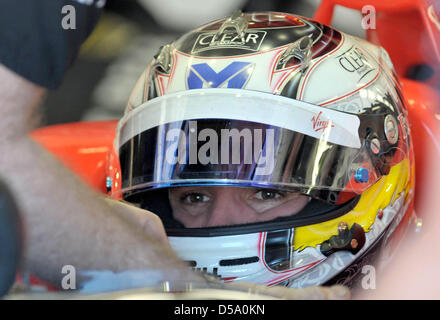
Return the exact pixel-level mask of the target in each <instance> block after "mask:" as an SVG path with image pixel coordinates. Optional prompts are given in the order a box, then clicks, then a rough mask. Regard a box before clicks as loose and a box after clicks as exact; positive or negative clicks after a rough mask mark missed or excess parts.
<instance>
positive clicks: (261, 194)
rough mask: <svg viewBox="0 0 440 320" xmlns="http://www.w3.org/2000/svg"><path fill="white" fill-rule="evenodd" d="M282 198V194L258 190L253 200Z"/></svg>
mask: <svg viewBox="0 0 440 320" xmlns="http://www.w3.org/2000/svg"><path fill="white" fill-rule="evenodd" d="M283 196H284V195H283V194H282V193H280V192H278V191H273V190H260V191H258V192H257V193H256V194H255V198H257V199H258V200H275V199H279V198H282V197H283Z"/></svg>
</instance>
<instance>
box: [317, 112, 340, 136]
mask: <svg viewBox="0 0 440 320" xmlns="http://www.w3.org/2000/svg"><path fill="white" fill-rule="evenodd" d="M321 115H322V111H319V113H318V115H317V116H314V117H313V118H312V124H313V130H315V131H316V132H318V131H320V130H323V131H324V130H325V129H327V128H328V127H329V125H330V124H331V127H334V126H335V125H334V124H332V123H331V122H330V121H329V120H322V119H320V118H319V117H320V116H321Z"/></svg>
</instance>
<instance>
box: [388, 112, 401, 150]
mask: <svg viewBox="0 0 440 320" xmlns="http://www.w3.org/2000/svg"><path fill="white" fill-rule="evenodd" d="M384 127H385V128H384V129H385V136H386V137H387V140H388V142H389V143H390V144H395V143H396V142H397V140H398V138H399V129H398V126H397V120H396V118H394V117H393V116H392V115H391V114H389V115H387V116H386V117H385V123H384Z"/></svg>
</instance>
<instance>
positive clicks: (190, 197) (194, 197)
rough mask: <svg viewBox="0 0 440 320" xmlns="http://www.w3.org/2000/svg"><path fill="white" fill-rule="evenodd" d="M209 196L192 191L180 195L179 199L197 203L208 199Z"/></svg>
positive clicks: (187, 202)
mask: <svg viewBox="0 0 440 320" xmlns="http://www.w3.org/2000/svg"><path fill="white" fill-rule="evenodd" d="M209 200H210V198H209V197H208V196H206V195H204V194H203V193H197V192H192V193H188V194H185V195H184V196H182V197H181V201H182V202H183V203H185V204H199V203H204V202H207V201H209Z"/></svg>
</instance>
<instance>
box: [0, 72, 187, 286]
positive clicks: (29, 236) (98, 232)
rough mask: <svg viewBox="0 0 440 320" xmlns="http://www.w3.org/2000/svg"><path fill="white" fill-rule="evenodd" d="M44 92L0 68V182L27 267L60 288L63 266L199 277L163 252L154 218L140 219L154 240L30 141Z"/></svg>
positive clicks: (160, 231) (162, 236) (162, 238)
mask: <svg viewBox="0 0 440 320" xmlns="http://www.w3.org/2000/svg"><path fill="white" fill-rule="evenodd" d="M44 92H45V90H44V89H43V88H41V87H39V86H37V85H35V84H33V83H31V82H29V81H27V80H25V79H24V78H22V77H20V76H18V75H17V74H15V73H13V72H11V71H10V70H8V69H7V68H5V67H4V66H0V106H1V108H0V131H1V132H2V134H1V135H0V152H1V157H0V176H2V177H3V178H4V179H5V181H6V182H7V184H8V185H9V186H10V188H11V189H12V191H13V194H14V195H15V198H16V200H17V202H18V204H19V207H20V209H21V214H22V217H23V221H24V231H25V240H26V242H25V244H26V246H25V249H26V252H25V257H24V258H25V261H24V262H25V267H26V268H27V269H28V270H29V271H31V272H32V273H34V274H35V275H37V276H39V277H41V278H43V279H45V280H48V281H50V282H51V283H53V284H55V285H57V284H58V285H59V284H60V278H61V277H62V276H63V275H62V274H61V269H62V267H63V266H64V265H73V266H74V267H76V268H77V270H85V269H109V270H115V271H120V270H126V269H146V268H148V269H160V270H164V272H165V273H166V274H168V276H169V277H170V278H176V279H179V278H192V277H195V275H193V273H192V272H191V271H190V270H189V268H188V267H187V266H186V265H184V263H183V262H181V261H179V260H178V259H177V258H176V257H175V255H174V254H173V252H172V251H171V249H170V248H169V247H168V246H166V245H164V243H166V239H165V234H164V233H163V227H162V225H161V223H160V221H159V220H158V218H157V217H156V216H154V215H148V213H145V217H142V218H143V219H144V229H147V230H148V229H150V230H154V232H155V234H156V236H155V239H153V238H152V237H149V236H148V235H147V234H146V233H145V232H142V231H143V230H141V228H138V229H137V228H133V225H132V223H131V222H130V221H129V220H126V219H124V218H122V217H121V216H120V212H121V211H123V210H124V209H126V208H124V207H122V205H111V204H110V203H108V202H107V201H105V200H104V198H103V197H102V196H101V195H99V194H97V193H95V192H94V191H92V190H91V189H89V188H88V187H86V186H85V185H84V184H83V183H81V182H80V181H79V180H78V179H77V178H76V177H75V176H74V175H73V174H72V173H71V172H70V171H68V170H67V169H66V168H64V167H63V166H62V165H61V164H60V163H59V162H58V161H57V160H56V159H55V158H54V157H52V156H51V155H50V154H49V153H48V152H47V151H45V150H44V149H43V148H41V147H40V146H39V145H37V144H36V143H35V142H34V141H33V140H31V139H30V138H29V136H28V133H29V131H30V129H32V124H31V122H32V120H33V119H34V118H35V117H36V116H38V112H37V107H38V103H39V101H40V99H41V98H42V96H43V94H44ZM127 210H130V209H127ZM133 210H136V209H135V208H133ZM127 215H130V212H127ZM150 234H153V232H150ZM171 269H172V270H171Z"/></svg>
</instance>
